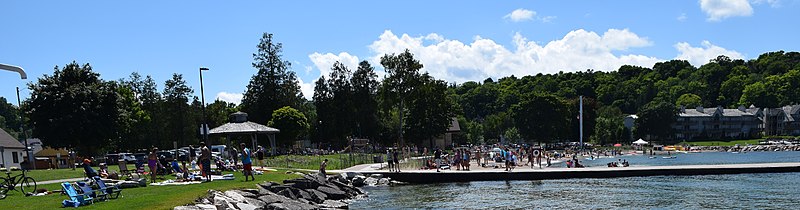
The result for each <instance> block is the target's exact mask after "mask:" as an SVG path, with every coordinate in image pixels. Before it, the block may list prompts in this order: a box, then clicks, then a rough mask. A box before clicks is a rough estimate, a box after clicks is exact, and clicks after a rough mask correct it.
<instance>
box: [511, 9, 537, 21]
mask: <svg viewBox="0 0 800 210" xmlns="http://www.w3.org/2000/svg"><path fill="white" fill-rule="evenodd" d="M533 16H536V12H535V11H531V10H527V9H522V8H519V9H516V10H514V11H512V12H511V13H508V14H507V15H506V16H503V18H504V19H509V20H511V21H513V22H522V21H529V20H533Z"/></svg>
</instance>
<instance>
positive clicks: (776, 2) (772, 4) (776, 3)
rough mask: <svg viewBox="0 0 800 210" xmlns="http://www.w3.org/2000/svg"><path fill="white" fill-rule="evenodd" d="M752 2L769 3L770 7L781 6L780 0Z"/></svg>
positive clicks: (755, 0) (757, 1)
mask: <svg viewBox="0 0 800 210" xmlns="http://www.w3.org/2000/svg"><path fill="white" fill-rule="evenodd" d="M753 3H754V4H764V3H766V4H769V6H770V7H772V8H778V7H781V1H780V0H754V1H753Z"/></svg>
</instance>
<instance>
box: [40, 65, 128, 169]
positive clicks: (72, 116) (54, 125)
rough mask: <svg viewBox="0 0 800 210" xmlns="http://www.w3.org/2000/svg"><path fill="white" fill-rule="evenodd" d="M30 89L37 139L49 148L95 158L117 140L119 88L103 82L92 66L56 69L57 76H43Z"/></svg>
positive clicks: (71, 66) (70, 66) (54, 73)
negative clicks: (117, 90) (69, 150)
mask: <svg viewBox="0 0 800 210" xmlns="http://www.w3.org/2000/svg"><path fill="white" fill-rule="evenodd" d="M28 88H30V90H31V97H30V98H29V99H28V103H29V104H30V112H29V116H30V120H31V122H32V124H33V136H35V137H38V138H40V139H42V142H43V143H45V144H46V145H48V146H51V147H54V148H59V147H67V148H75V149H77V151H78V152H80V153H81V154H84V155H95V154H98V152H99V149H100V148H102V147H103V146H105V145H107V144H108V143H110V141H111V139H114V138H116V135H117V119H118V117H117V116H118V107H117V94H116V91H115V85H114V84H113V83H110V82H105V81H103V80H101V79H100V74H98V73H95V72H93V71H92V66H90V65H89V64H88V63H87V64H84V65H82V66H81V65H79V64H78V63H77V62H74V61H73V62H72V63H70V64H67V65H66V66H64V67H63V68H59V67H58V66H56V67H55V68H54V71H53V75H44V76H42V77H41V78H39V79H38V81H37V82H36V83H30V84H29V85H28Z"/></svg>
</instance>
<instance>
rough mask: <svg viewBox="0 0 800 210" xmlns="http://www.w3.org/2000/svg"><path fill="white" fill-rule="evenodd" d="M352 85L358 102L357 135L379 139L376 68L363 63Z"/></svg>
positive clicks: (355, 103)
mask: <svg viewBox="0 0 800 210" xmlns="http://www.w3.org/2000/svg"><path fill="white" fill-rule="evenodd" d="M350 83H351V84H352V85H353V99H354V100H358V101H357V102H356V101H354V102H353V108H354V109H355V112H354V113H353V114H354V117H355V122H356V129H357V131H356V134H357V135H358V136H359V137H368V138H375V137H378V132H379V127H380V124H379V120H378V101H377V93H378V75H377V74H375V68H373V67H372V65H370V64H369V62H367V61H361V63H359V64H358V69H356V71H355V72H353V76H352V77H351V78H350Z"/></svg>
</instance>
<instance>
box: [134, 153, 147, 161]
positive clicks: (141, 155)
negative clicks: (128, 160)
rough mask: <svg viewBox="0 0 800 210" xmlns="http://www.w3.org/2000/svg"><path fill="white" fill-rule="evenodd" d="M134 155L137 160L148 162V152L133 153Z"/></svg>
mask: <svg viewBox="0 0 800 210" xmlns="http://www.w3.org/2000/svg"><path fill="white" fill-rule="evenodd" d="M133 157H134V158H135V159H136V162H142V163H144V162H147V153H136V154H133Z"/></svg>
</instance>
